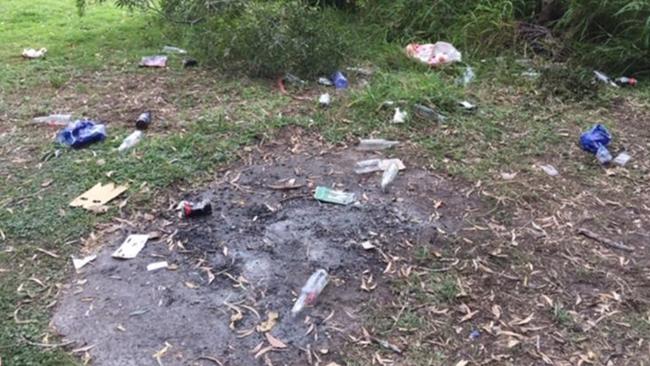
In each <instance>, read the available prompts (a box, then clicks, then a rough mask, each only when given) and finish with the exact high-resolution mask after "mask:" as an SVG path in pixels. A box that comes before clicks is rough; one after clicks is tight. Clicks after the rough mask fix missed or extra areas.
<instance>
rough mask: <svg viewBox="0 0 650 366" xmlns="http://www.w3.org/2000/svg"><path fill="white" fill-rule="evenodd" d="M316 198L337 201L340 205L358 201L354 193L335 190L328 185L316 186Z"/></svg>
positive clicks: (331, 201) (330, 201)
mask: <svg viewBox="0 0 650 366" xmlns="http://www.w3.org/2000/svg"><path fill="white" fill-rule="evenodd" d="M314 198H315V199H317V200H318V201H322V202H328V203H335V204H338V205H349V204H351V203H353V202H354V201H356V196H355V194H354V193H348V192H343V191H335V190H333V189H330V188H327V187H321V186H319V187H316V192H315V193H314Z"/></svg>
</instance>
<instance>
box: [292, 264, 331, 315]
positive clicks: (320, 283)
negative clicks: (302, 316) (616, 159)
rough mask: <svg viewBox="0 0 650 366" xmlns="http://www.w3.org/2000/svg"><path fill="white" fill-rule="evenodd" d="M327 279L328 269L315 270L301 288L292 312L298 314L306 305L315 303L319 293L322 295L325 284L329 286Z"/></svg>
mask: <svg viewBox="0 0 650 366" xmlns="http://www.w3.org/2000/svg"><path fill="white" fill-rule="evenodd" d="M327 281H328V275H327V271H326V270H324V269H319V270H317V271H316V272H314V273H313V274H312V275H311V276H310V277H309V279H308V280H307V282H306V283H305V285H304V286H303V287H302V290H300V296H299V297H298V300H296V303H295V304H294V305H293V308H292V309H291V314H293V315H294V316H296V315H297V314H298V313H299V312H301V311H302V309H304V307H305V305H314V304H315V303H316V299H317V298H318V295H320V293H321V292H322V291H323V289H324V288H325V286H327Z"/></svg>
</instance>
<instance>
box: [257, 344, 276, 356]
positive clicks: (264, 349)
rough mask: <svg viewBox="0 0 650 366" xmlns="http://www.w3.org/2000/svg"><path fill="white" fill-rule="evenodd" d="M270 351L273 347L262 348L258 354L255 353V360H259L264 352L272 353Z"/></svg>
mask: <svg viewBox="0 0 650 366" xmlns="http://www.w3.org/2000/svg"><path fill="white" fill-rule="evenodd" d="M272 350H273V347H272V346H269V347H266V348H262V349H261V350H260V351H259V352H257V353H256V354H255V358H256V359H257V358H260V357H262V356H263V355H264V354H265V353H266V352H268V351H272Z"/></svg>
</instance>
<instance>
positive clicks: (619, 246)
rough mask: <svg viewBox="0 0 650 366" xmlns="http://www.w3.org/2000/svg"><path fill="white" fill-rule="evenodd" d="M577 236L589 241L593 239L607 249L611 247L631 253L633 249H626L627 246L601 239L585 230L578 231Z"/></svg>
mask: <svg viewBox="0 0 650 366" xmlns="http://www.w3.org/2000/svg"><path fill="white" fill-rule="evenodd" d="M578 234H581V235H584V236H586V237H587V238H589V239H593V240H595V241H597V242H599V243H601V244H604V245H606V246H608V247H612V248H614V249H620V250H625V251H628V252H633V251H634V248H631V247H628V246H627V245H624V244H622V243H618V242H615V241H613V240H611V239H607V238H603V237H601V236H599V235H598V234H596V233H594V232H593V231H589V230H587V229H585V228H581V229H578Z"/></svg>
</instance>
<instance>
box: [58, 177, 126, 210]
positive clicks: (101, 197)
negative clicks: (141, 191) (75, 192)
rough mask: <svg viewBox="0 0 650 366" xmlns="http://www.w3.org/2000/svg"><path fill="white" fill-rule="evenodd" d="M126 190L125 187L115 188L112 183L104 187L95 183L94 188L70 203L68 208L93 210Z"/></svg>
mask: <svg viewBox="0 0 650 366" xmlns="http://www.w3.org/2000/svg"><path fill="white" fill-rule="evenodd" d="M126 189H127V187H126V186H116V185H115V184H113V183H108V184H106V185H103V184H101V183H97V184H96V185H95V186H94V187H92V188H91V189H89V190H88V191H86V192H84V193H83V194H82V195H80V196H79V197H77V198H75V199H74V200H73V201H72V202H70V206H72V207H83V208H85V209H86V210H93V208H95V207H98V206H103V205H105V204H107V203H108V202H110V201H111V200H113V199H114V198H115V197H117V196H119V195H120V194H122V193H123V192H124V191H126Z"/></svg>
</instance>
